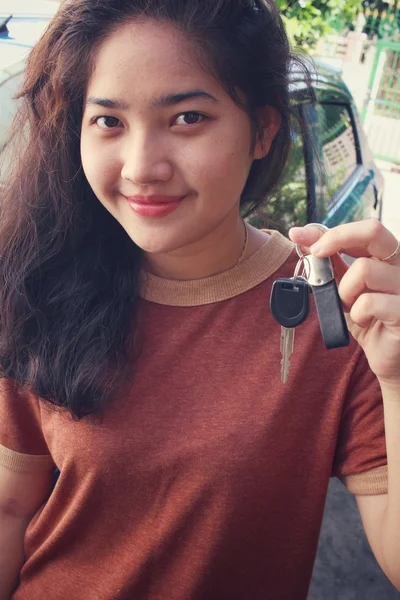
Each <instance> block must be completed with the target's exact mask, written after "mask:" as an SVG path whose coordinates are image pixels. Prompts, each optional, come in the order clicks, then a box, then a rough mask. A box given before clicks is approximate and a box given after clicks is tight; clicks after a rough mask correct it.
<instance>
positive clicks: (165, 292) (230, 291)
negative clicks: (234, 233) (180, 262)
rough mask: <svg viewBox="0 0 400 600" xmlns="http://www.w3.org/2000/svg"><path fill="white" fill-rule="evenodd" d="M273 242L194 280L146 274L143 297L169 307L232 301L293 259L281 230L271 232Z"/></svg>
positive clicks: (141, 291) (143, 283) (269, 240)
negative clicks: (219, 270) (235, 263)
mask: <svg viewBox="0 0 400 600" xmlns="http://www.w3.org/2000/svg"><path fill="white" fill-rule="evenodd" d="M267 233H269V234H270V237H269V239H268V240H267V241H266V242H265V244H263V246H261V248H259V250H257V252H255V253H254V254H253V255H252V256H250V257H249V258H247V259H246V260H244V261H243V262H241V263H240V264H239V265H237V266H235V267H233V268H232V269H229V270H228V271H224V272H223V273H218V274H217V275H212V276H211V277H206V278H204V279H194V280H190V281H178V280H174V279H163V278H162V277H157V275H152V274H151V273H147V272H143V273H142V281H141V286H140V295H141V297H142V298H144V299H145V300H149V301H150V302H154V303H156V304H165V305H167V306H202V305H204V304H213V303H214V302H222V301H223V300H229V299H230V298H234V297H235V296H239V294H243V293H244V292H247V291H248V290H251V289H252V288H254V287H256V286H257V285H259V284H260V283H262V282H263V281H264V280H265V279H268V277H270V276H271V275H273V273H275V271H277V269H279V268H280V267H281V266H282V265H283V264H284V263H285V262H286V260H287V259H288V258H289V256H290V254H291V253H292V251H293V248H294V244H293V243H292V242H290V241H289V240H288V239H286V238H285V237H284V236H283V235H281V234H280V233H279V232H278V231H268V230H267Z"/></svg>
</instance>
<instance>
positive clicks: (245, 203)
mask: <svg viewBox="0 0 400 600" xmlns="http://www.w3.org/2000/svg"><path fill="white" fill-rule="evenodd" d="M135 19H153V20H157V21H158V22H163V23H169V24H173V25H174V26H175V27H177V28H179V30H180V31H181V32H182V33H183V34H184V35H185V36H186V37H187V39H188V40H189V41H190V43H191V44H193V47H194V49H195V51H196V53H197V54H196V56H197V57H198V59H199V61H201V62H202V64H203V65H204V66H205V67H206V68H207V69H208V70H209V72H210V73H212V74H213V75H214V76H215V77H216V78H217V79H218V80H219V81H220V83H221V85H222V86H223V87H224V88H225V89H226V90H227V91H228V93H229V94H230V95H231V97H232V98H233V100H234V101H235V102H236V103H237V104H238V105H239V106H241V108H243V109H244V110H246V112H247V113H248V115H249V117H250V120H251V123H252V124H253V126H254V134H255V136H257V135H258V136H260V135H261V131H262V128H261V124H260V123H259V122H258V119H257V115H258V113H259V109H260V108H261V107H263V106H265V105H271V106H274V107H276V108H277V109H278V110H279V111H280V114H281V116H282V126H281V128H280V131H279V133H278V135H277V136H276V138H275V140H274V141H273V144H272V147H271V150H270V152H269V153H268V155H267V156H266V157H265V158H264V159H262V160H258V161H255V162H254V163H253V165H252V168H251V171H250V174H249V177H248V180H247V182H246V185H245V188H244V190H243V193H242V197H241V206H242V209H243V211H244V213H246V214H247V213H251V212H253V211H254V210H255V209H256V208H257V207H258V206H260V205H261V204H263V203H265V202H266V201H267V199H268V196H269V195H270V194H271V192H272V191H273V189H274V188H275V186H276V184H277V182H278V181H279V178H280V176H281V173H282V171H283V168H284V166H285V164H286V161H287V157H288V154H289V150H290V147H291V134H290V125H289V119H290V103H289V93H288V74H289V67H290V65H291V64H292V63H293V62H297V64H298V65H299V67H300V71H301V72H302V73H303V75H304V77H305V78H306V77H307V68H306V67H305V66H304V64H303V62H302V61H301V60H300V59H298V58H297V57H295V56H293V55H292V53H291V50H290V46H289V43H288V39H287V36H286V33H285V29H284V26H283V24H282V20H281V18H280V15H279V12H278V10H277V9H276V6H275V4H274V3H273V0H201V1H199V0H64V2H63V3H62V5H61V7H60V9H59V11H58V13H57V14H56V16H55V17H54V18H53V19H52V20H51V22H50V24H49V26H48V28H47V30H46V32H45V33H44V35H43V37H42V38H41V40H40V41H39V42H38V43H37V45H36V46H35V47H34V49H33V50H32V52H31V54H30V56H29V59H28V62H27V68H26V72H25V79H24V83H23V86H22V89H21V91H20V93H19V110H18V115H17V117H16V119H15V122H14V125H13V131H14V135H13V140H14V151H13V154H12V171H11V172H10V173H9V174H8V176H7V180H6V183H5V186H4V187H3V189H2V199H1V204H0V255H1V257H2V258H1V260H0V304H1V312H0V365H1V370H0V375H1V376H2V377H9V378H12V379H13V380H14V381H15V382H16V383H17V384H18V385H19V386H21V387H22V388H23V389H25V390H29V391H30V392H32V393H34V394H35V395H37V397H38V398H39V399H41V400H44V401H47V402H48V403H50V404H52V405H54V406H57V407H62V408H64V409H66V410H68V411H69V412H70V413H71V414H72V415H73V416H74V417H75V418H77V419H81V418H83V417H85V416H88V415H90V414H95V413H101V412H102V409H103V408H104V405H105V403H106V402H107V400H108V399H109V398H110V396H111V393H115V391H116V390H117V389H118V387H119V386H120V385H121V384H122V383H123V382H124V381H125V380H126V378H127V377H128V375H129V373H130V372H131V371H132V368H134V367H133V365H134V359H135V357H137V354H138V352H139V351H140V350H139V347H140V346H139V342H138V340H140V336H138V332H139V329H140V328H139V314H138V297H139V276H140V262H141V251H140V249H139V248H138V247H137V246H136V245H135V244H134V243H133V242H132V240H131V239H130V238H129V237H128V235H127V233H126V232H125V231H124V230H123V228H122V227H121V226H120V224H119V223H118V222H117V221H116V220H115V219H114V217H112V216H111V215H110V214H109V212H108V211H107V210H106V209H105V208H104V207H103V205H102V204H101V203H100V202H99V201H98V199H97V198H96V197H95V195H94V193H93V191H92V190H91V188H90V186H89V184H88V182H87V180H86V178H85V175H84V172H83V169H82V164H81V157H80V129H81V121H82V115H83V105H84V96H85V91H86V87H87V83H88V80H89V78H90V76H91V73H92V72H93V68H94V64H95V58H96V50H97V49H98V47H99V45H100V44H101V43H102V42H103V41H104V40H105V39H106V38H107V37H108V36H109V35H110V34H112V32H113V31H115V30H116V29H117V28H118V27H119V26H120V25H122V24H125V23H126V22H129V21H130V20H135ZM243 98H244V101H243V100H242V99H243ZM255 139H256V137H255Z"/></svg>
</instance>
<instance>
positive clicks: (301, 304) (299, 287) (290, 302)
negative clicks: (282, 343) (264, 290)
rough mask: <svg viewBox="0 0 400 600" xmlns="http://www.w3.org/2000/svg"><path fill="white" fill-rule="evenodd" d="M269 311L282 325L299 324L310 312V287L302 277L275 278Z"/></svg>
mask: <svg viewBox="0 0 400 600" xmlns="http://www.w3.org/2000/svg"><path fill="white" fill-rule="evenodd" d="M270 308H271V313H272V315H273V317H274V318H275V320H276V321H277V322H278V323H279V325H281V326H282V327H286V328H288V329H289V328H292V327H297V326H298V325H301V323H304V321H305V320H306V319H307V317H308V315H309V313H310V288H309V286H308V283H307V281H306V280H305V279H303V278H297V279H296V281H295V280H294V279H277V280H276V281H275V282H274V284H273V286H272V292H271V300H270Z"/></svg>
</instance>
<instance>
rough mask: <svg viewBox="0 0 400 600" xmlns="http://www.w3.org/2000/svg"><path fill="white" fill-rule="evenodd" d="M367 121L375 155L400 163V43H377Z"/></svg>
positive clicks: (365, 113) (367, 104)
mask: <svg viewBox="0 0 400 600" xmlns="http://www.w3.org/2000/svg"><path fill="white" fill-rule="evenodd" d="M363 120H364V123H365V128H366V131H367V135H368V137H369V142H370V146H371V149H372V151H373V154H374V156H375V157H376V158H380V159H382V160H386V161H389V162H394V163H397V164H400V43H396V42H389V41H384V40H381V41H380V42H378V44H377V48H376V56H375V61H374V65H373V68H372V73H371V78H370V82H369V91H368V99H367V102H366V105H365V108H364V111H363Z"/></svg>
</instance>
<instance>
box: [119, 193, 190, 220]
mask: <svg viewBox="0 0 400 600" xmlns="http://www.w3.org/2000/svg"><path fill="white" fill-rule="evenodd" d="M125 198H126V199H127V202H128V204H129V206H130V207H131V209H132V210H133V211H134V212H135V213H136V214H137V215H139V216H141V217H163V216H166V215H168V214H170V213H172V212H174V211H175V210H176V209H177V208H178V206H179V205H180V203H181V202H182V200H183V199H184V198H185V196H160V195H154V196H125Z"/></svg>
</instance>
